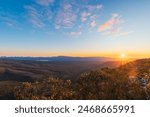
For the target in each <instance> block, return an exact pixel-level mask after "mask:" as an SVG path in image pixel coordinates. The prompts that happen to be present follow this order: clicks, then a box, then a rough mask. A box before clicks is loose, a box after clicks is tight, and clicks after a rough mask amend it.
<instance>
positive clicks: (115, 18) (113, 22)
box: [98, 14, 123, 32]
mask: <svg viewBox="0 0 150 117" xmlns="http://www.w3.org/2000/svg"><path fill="white" fill-rule="evenodd" d="M122 23H123V20H122V19H121V16H120V15H118V14H112V17H111V18H110V19H109V20H108V21H106V22H105V23H103V24H102V25H100V26H99V28H98V32H102V31H109V30H114V28H115V27H116V26H117V25H120V24H122Z"/></svg>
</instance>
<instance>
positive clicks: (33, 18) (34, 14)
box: [25, 6, 45, 28]
mask: <svg viewBox="0 0 150 117" xmlns="http://www.w3.org/2000/svg"><path fill="white" fill-rule="evenodd" d="M25 9H27V10H28V20H29V21H30V22H31V23H32V24H33V26H35V27H38V28H43V27H44V25H45V24H44V22H43V21H42V20H41V17H42V16H41V14H40V13H39V12H38V11H37V9H36V8H34V7H32V6H25Z"/></svg>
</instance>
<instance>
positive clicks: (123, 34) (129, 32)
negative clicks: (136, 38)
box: [114, 31, 134, 37]
mask: <svg viewBox="0 0 150 117" xmlns="http://www.w3.org/2000/svg"><path fill="white" fill-rule="evenodd" d="M132 33H134V31H128V32H120V33H118V34H116V35H114V36H115V37H120V36H127V35H130V34H132Z"/></svg>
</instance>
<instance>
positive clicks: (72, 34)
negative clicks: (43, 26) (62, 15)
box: [69, 31, 82, 37]
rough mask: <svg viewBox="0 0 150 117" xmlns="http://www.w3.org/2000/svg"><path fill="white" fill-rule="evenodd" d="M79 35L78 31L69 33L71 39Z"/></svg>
mask: <svg viewBox="0 0 150 117" xmlns="http://www.w3.org/2000/svg"><path fill="white" fill-rule="evenodd" d="M81 34H82V32H81V31H79V32H70V33H69V35H70V36H72V37H79V36H80V35H81Z"/></svg>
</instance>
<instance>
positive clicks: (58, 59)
mask: <svg viewBox="0 0 150 117" xmlns="http://www.w3.org/2000/svg"><path fill="white" fill-rule="evenodd" d="M0 59H5V60H6V59H8V60H33V61H113V60H114V59H113V58H108V57H70V56H56V57H0Z"/></svg>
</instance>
